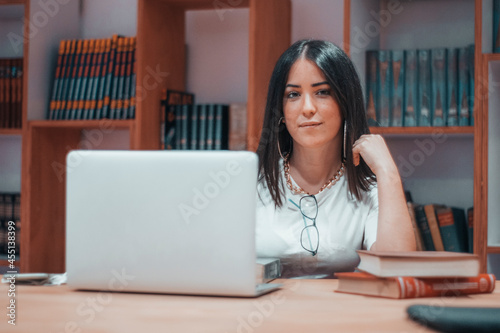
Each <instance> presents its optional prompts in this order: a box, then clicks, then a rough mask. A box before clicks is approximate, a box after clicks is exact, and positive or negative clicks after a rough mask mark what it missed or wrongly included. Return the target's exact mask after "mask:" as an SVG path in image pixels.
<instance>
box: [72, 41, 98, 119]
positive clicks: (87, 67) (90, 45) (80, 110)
mask: <svg viewBox="0 0 500 333" xmlns="http://www.w3.org/2000/svg"><path fill="white" fill-rule="evenodd" d="M84 45H85V46H84V54H85V55H84V57H83V60H82V67H84V70H83V75H82V76H81V79H80V80H81V89H80V94H79V97H78V104H77V108H76V109H77V111H76V118H75V119H88V109H86V108H85V102H86V100H87V91H88V90H89V84H90V83H91V82H90V72H91V69H92V56H93V53H94V46H95V40H93V39H92V40H88V41H85V44H84Z"/></svg>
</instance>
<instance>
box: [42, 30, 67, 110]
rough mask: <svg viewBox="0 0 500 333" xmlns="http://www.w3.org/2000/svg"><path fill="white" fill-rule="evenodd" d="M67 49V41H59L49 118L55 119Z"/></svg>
mask: <svg viewBox="0 0 500 333" xmlns="http://www.w3.org/2000/svg"><path fill="white" fill-rule="evenodd" d="M65 50H66V41H65V40H62V41H61V42H60V43H59V53H58V55H57V65H56V72H55V75H54V84H53V86H52V100H51V101H50V106H49V114H48V116H47V119H55V112H56V106H57V98H58V93H59V87H60V86H61V85H60V84H59V82H60V81H61V72H62V66H63V58H64V52H65Z"/></svg>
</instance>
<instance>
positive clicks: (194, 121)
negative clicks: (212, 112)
mask: <svg viewBox="0 0 500 333" xmlns="http://www.w3.org/2000/svg"><path fill="white" fill-rule="evenodd" d="M199 110H200V106H199V105H198V104H194V105H192V106H191V133H190V144H189V149H191V150H196V149H198V129H199V127H200V126H199V120H200V116H199Z"/></svg>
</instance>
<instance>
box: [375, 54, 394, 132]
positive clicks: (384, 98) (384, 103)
mask: <svg viewBox="0 0 500 333" xmlns="http://www.w3.org/2000/svg"><path fill="white" fill-rule="evenodd" d="M378 69H379V71H378V87H379V98H378V101H379V118H378V122H379V124H380V126H382V127H387V126H391V99H392V82H391V81H392V80H391V79H392V52H391V51H390V50H379V51H378Z"/></svg>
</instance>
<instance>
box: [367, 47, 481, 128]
mask: <svg viewBox="0 0 500 333" xmlns="http://www.w3.org/2000/svg"><path fill="white" fill-rule="evenodd" d="M473 107H474V45H469V46H466V47H461V48H433V49H411V50H369V51H366V113H367V119H368V122H369V125H370V126H381V127H387V126H472V125H473V124H474V118H473Z"/></svg>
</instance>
